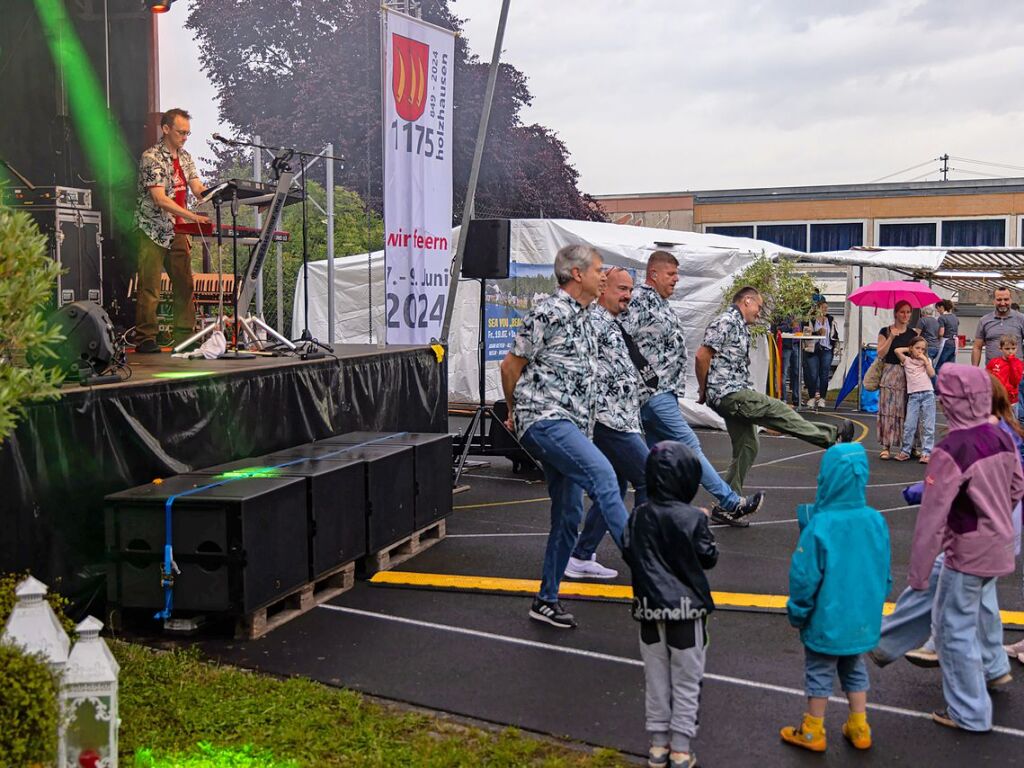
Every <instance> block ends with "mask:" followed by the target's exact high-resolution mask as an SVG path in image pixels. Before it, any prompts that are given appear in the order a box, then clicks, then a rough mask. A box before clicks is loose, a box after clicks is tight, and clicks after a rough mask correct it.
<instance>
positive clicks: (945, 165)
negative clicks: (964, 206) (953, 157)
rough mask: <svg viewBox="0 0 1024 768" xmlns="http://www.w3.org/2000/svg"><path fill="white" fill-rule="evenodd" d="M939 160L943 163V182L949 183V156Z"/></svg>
mask: <svg viewBox="0 0 1024 768" xmlns="http://www.w3.org/2000/svg"><path fill="white" fill-rule="evenodd" d="M939 160H941V161H942V180H943V181H948V180H949V179H948V176H949V155H948V154H947V155H940V156H939Z"/></svg>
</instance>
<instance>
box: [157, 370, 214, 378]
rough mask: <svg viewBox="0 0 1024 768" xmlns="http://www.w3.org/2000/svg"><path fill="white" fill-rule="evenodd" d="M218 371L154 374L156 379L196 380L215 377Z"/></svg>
mask: <svg viewBox="0 0 1024 768" xmlns="http://www.w3.org/2000/svg"><path fill="white" fill-rule="evenodd" d="M215 373H216V371H162V372H160V373H154V374H152V376H153V378H154V379H194V378H196V377H198V376H213V374H215Z"/></svg>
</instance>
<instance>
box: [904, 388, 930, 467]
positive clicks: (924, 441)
mask: <svg viewBox="0 0 1024 768" xmlns="http://www.w3.org/2000/svg"><path fill="white" fill-rule="evenodd" d="M918 421H920V422H921V452H922V453H924V454H925V455H927V454H930V453H931V452H932V446H933V445H934V443H935V393H934V392H932V391H931V390H929V391H927V392H912V393H910V395H908V396H907V419H906V421H905V422H904V423H903V447H902V449H901V450H902V451H903V453H906V454H909V453H910V449H911V448H912V447H913V445H914V436H915V435H917V426H918Z"/></svg>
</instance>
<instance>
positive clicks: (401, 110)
mask: <svg viewBox="0 0 1024 768" xmlns="http://www.w3.org/2000/svg"><path fill="white" fill-rule="evenodd" d="M391 50H392V54H393V55H392V61H391V92H392V93H393V94H394V96H395V109H396V110H397V111H398V115H399V116H400V117H401V118H402V119H403V120H408V121H409V122H413V121H414V120H418V119H419V117H420V115H422V114H423V108H424V107H425V106H426V104H427V66H428V65H427V61H428V56H429V55H430V46H429V45H427V44H426V43H421V42H420V41H419V40H412V39H411V38H408V37H402V36H401V35H396V34H392V35H391Z"/></svg>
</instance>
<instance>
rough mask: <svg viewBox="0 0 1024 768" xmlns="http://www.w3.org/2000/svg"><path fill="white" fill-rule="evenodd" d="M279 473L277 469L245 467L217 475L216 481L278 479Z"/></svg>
mask: <svg viewBox="0 0 1024 768" xmlns="http://www.w3.org/2000/svg"><path fill="white" fill-rule="evenodd" d="M280 476H281V471H280V470H279V469H278V468H277V467H245V468H243V469H232V470H231V471H230V472H222V473H221V474H219V475H217V476H216V477H217V479H218V480H238V479H239V478H243V477H280Z"/></svg>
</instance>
